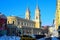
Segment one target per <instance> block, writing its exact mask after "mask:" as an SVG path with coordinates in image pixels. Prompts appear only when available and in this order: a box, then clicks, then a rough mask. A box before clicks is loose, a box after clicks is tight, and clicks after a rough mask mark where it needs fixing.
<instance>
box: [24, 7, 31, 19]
mask: <svg viewBox="0 0 60 40" xmlns="http://www.w3.org/2000/svg"><path fill="white" fill-rule="evenodd" d="M25 19H27V20H30V10H29V8H27V10H26V15H25Z"/></svg>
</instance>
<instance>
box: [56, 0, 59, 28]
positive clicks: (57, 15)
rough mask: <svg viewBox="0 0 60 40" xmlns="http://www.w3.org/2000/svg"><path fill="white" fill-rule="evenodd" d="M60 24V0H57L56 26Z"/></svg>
mask: <svg viewBox="0 0 60 40" xmlns="http://www.w3.org/2000/svg"><path fill="white" fill-rule="evenodd" d="M59 26H60V0H57V5H56V15H55V28H56V29H58V27H59Z"/></svg>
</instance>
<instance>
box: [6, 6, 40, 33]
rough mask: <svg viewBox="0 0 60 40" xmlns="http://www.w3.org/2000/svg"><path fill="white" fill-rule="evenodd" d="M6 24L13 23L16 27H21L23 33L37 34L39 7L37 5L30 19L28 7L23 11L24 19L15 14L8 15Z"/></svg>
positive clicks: (38, 31) (38, 29) (38, 28)
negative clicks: (33, 16)
mask: <svg viewBox="0 0 60 40" xmlns="http://www.w3.org/2000/svg"><path fill="white" fill-rule="evenodd" d="M7 24H13V25H15V26H17V27H18V28H20V29H22V30H23V32H24V33H26V34H27V33H30V34H33V33H35V34H39V33H40V31H41V30H40V28H41V19H40V9H39V7H38V5H37V6H36V9H35V19H34V20H30V10H29V8H27V9H26V12H25V19H23V18H20V17H17V16H8V17H7Z"/></svg>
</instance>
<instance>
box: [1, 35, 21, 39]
mask: <svg viewBox="0 0 60 40" xmlns="http://www.w3.org/2000/svg"><path fill="white" fill-rule="evenodd" d="M0 40H20V37H18V36H6V35H4V36H1V37H0Z"/></svg>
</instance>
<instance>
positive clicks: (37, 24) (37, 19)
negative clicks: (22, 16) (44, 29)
mask: <svg viewBox="0 0 60 40" xmlns="http://www.w3.org/2000/svg"><path fill="white" fill-rule="evenodd" d="M35 27H36V28H40V27H41V20H40V10H39V7H38V5H36V9H35Z"/></svg>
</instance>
